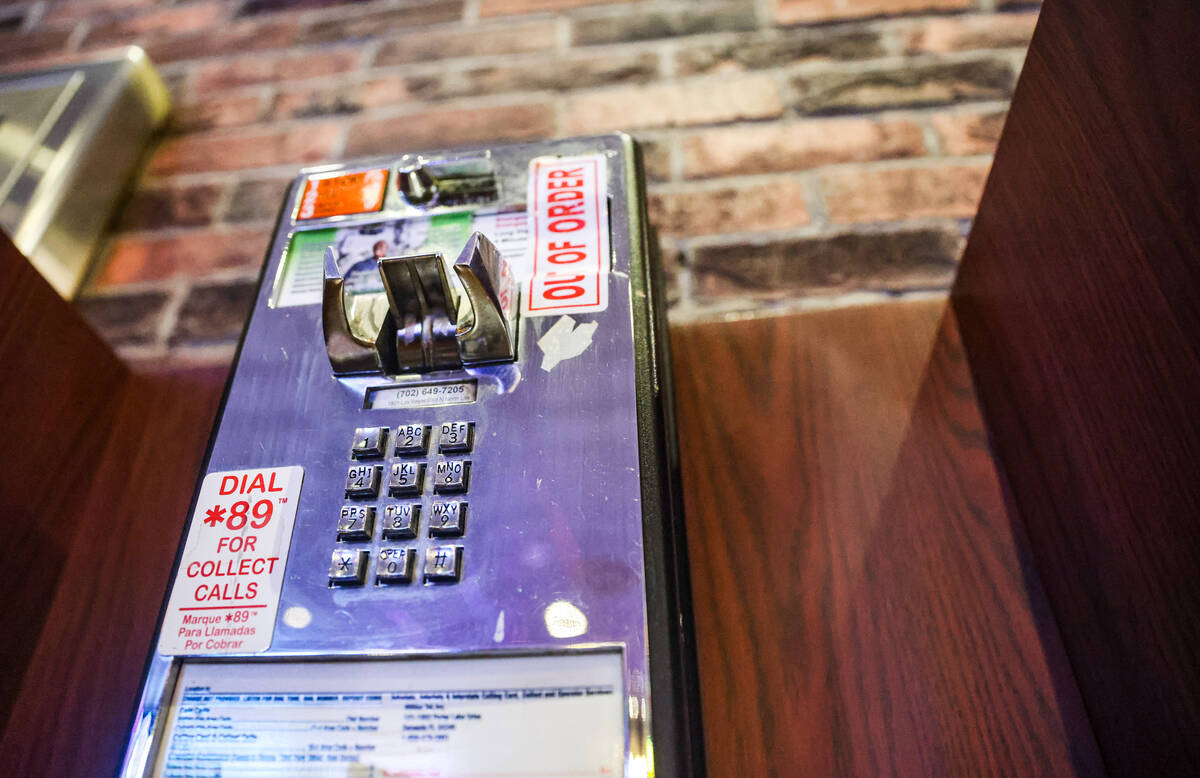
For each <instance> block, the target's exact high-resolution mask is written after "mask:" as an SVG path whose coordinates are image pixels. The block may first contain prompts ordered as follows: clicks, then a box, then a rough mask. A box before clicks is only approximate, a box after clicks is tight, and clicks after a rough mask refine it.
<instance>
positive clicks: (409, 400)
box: [367, 381, 478, 409]
mask: <svg viewBox="0 0 1200 778" xmlns="http://www.w3.org/2000/svg"><path fill="white" fill-rule="evenodd" d="M477 391H478V384H477V382H475V381H453V382H451V383H443V384H414V385H413V386H387V387H383V388H381V389H371V390H370V391H368V392H367V407H368V408H384V409H387V408H428V407H430V406H434V405H458V404H459V403H473V402H475V395H476V392H477Z"/></svg>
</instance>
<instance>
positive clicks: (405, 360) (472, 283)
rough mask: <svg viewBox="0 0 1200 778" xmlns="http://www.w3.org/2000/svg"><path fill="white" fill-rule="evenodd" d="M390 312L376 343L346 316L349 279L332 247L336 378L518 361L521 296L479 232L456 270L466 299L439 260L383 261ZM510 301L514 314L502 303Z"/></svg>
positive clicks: (329, 277)
mask: <svg viewBox="0 0 1200 778" xmlns="http://www.w3.org/2000/svg"><path fill="white" fill-rule="evenodd" d="M378 267H379V275H380V277H381V278H382V279H383V290H384V293H385V294H386V295H387V302H388V312H387V315H385V316H384V317H383V320H382V323H381V324H380V326H379V329H378V330H377V331H376V332H375V333H374V337H371V338H368V337H364V336H363V335H360V334H356V333H355V332H354V331H353V330H352V329H351V327H350V323H349V320H348V319H347V316H346V301H345V294H344V293H345V279H344V278H343V277H342V274H341V272H340V271H339V270H338V266H337V254H336V253H335V251H334V249H333V247H329V248H328V249H326V251H325V282H324V289H323V294H322V311H321V323H322V328H323V330H324V333H325V350H326V352H327V353H328V355H329V364H330V365H331V366H332V367H333V372H334V374H335V375H348V374H355V373H383V374H384V375H398V374H400V373H414V372H416V373H420V372H429V371H432V370H453V369H459V368H464V367H472V366H475V365H485V364H494V363H497V362H512V361H514V360H515V359H516V337H515V334H516V332H515V330H516V314H515V309H516V305H515V294H516V291H515V289H514V288H512V282H511V275H510V274H509V273H507V272H505V266H504V259H503V258H502V257H501V256H500V252H499V251H498V250H497V249H496V247H495V245H493V244H492V242H491V241H490V240H488V239H487V237H486V236H484V235H483V234H482V233H479V232H476V233H473V234H472V235H471V237H470V239H469V240H468V241H467V245H466V247H465V248H464V249H463V250H462V253H460V254H459V257H458V260H457V261H456V262H455V263H454V265H453V267H454V273H455V275H456V276H457V278H458V281H459V283H460V285H461V287H462V294H459V293H458V292H457V291H456V289H455V287H454V286H453V285H452V284H451V283H450V280H449V278H448V277H447V275H446V270H445V265H444V263H443V262H442V257H441V255H440V254H417V255H413V256H406V257H387V258H384V259H381V260H379V265H378ZM502 299H507V300H508V301H509V305H508V312H506V306H505V305H503V304H502V302H501V300H502Z"/></svg>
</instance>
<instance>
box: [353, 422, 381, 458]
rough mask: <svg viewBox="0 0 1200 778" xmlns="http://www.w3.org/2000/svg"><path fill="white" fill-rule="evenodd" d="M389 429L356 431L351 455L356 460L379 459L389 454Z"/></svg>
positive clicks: (373, 428)
mask: <svg viewBox="0 0 1200 778" xmlns="http://www.w3.org/2000/svg"><path fill="white" fill-rule="evenodd" d="M387 433H388V431H387V427H359V428H358V429H356V430H354V445H353V447H352V448H351V449H350V455H351V456H353V457H354V458H355V459H379V458H380V457H382V456H383V455H384V454H385V453H387Z"/></svg>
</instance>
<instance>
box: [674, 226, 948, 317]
mask: <svg viewBox="0 0 1200 778" xmlns="http://www.w3.org/2000/svg"><path fill="white" fill-rule="evenodd" d="M961 247H962V239H961V238H959V236H958V235H957V234H955V233H954V232H951V231H945V230H936V229H919V230H906V231H901V232H868V233H854V232H851V233H844V234H841V235H822V236H818V237H806V238H784V239H782V240H775V241H767V242H763V241H753V242H748V243H739V244H724V245H717V246H702V247H699V248H697V249H696V250H695V251H694V252H693V254H692V259H691V262H690V263H689V267H690V268H691V271H692V278H693V279H694V281H695V294H696V296H697V297H698V298H700V299H701V300H704V299H705V298H709V299H711V298H720V297H741V298H745V297H746V296H747V295H749V296H751V297H753V298H754V299H756V300H764V301H767V300H782V299H787V298H792V299H795V298H797V297H803V296H808V295H812V294H830V293H839V292H841V293H844V292H853V291H861V290H868V291H906V290H913V289H931V288H941V289H944V288H946V287H947V286H949V285H950V282H951V280H953V278H954V269H955V266H956V263H957V260H958V255H959V253H960V252H961V250H962V248H961Z"/></svg>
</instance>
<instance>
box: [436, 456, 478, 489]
mask: <svg viewBox="0 0 1200 778" xmlns="http://www.w3.org/2000/svg"><path fill="white" fill-rule="evenodd" d="M470 473H471V463H470V461H468V460H466V459H443V460H442V461H441V462H438V463H437V467H436V468H435V469H434V477H433V491H435V492H439V493H442V494H448V493H453V492H465V491H467V478H468V477H469V476H470Z"/></svg>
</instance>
